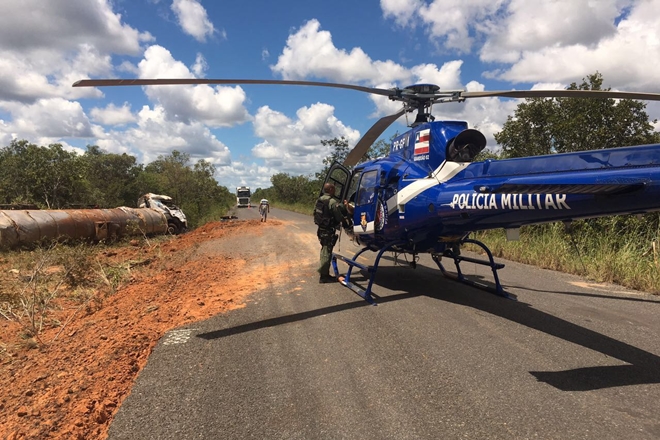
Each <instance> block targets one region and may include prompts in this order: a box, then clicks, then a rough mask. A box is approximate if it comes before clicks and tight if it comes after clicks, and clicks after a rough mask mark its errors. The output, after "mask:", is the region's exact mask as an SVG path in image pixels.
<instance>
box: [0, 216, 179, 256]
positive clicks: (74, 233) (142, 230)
mask: <svg viewBox="0 0 660 440" xmlns="http://www.w3.org/2000/svg"><path fill="white" fill-rule="evenodd" d="M166 232H167V219H166V218H165V215H163V213H161V212H158V211H156V210H154V209H150V208H128V207H120V208H114V209H65V210H20V211H19V210H16V211H14V210H9V211H0V248H4V249H7V248H13V247H17V246H20V245H24V244H31V243H35V242H38V241H42V240H58V239H76V240H78V239H89V240H103V239H107V238H112V237H119V236H124V235H143V234H145V235H152V234H164V233H166Z"/></svg>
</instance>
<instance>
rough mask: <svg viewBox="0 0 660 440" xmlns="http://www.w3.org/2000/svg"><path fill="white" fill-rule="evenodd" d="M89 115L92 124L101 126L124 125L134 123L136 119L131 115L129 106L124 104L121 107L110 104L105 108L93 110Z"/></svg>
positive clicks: (126, 103)
mask: <svg viewBox="0 0 660 440" xmlns="http://www.w3.org/2000/svg"><path fill="white" fill-rule="evenodd" d="M90 115H91V116H92V119H93V120H94V122H97V123H99V124H103V125H124V124H130V123H133V122H135V121H136V120H137V119H136V117H135V115H133V114H132V113H131V105H130V104H129V103H128V102H125V103H124V105H122V106H121V107H117V106H116V105H114V104H112V103H110V104H108V105H107V106H106V107H105V108H93V109H92V110H91V111H90Z"/></svg>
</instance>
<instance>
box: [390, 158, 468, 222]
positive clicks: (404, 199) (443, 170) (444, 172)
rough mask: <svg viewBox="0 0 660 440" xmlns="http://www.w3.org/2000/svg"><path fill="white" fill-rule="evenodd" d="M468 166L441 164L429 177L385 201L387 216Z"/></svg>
mask: <svg viewBox="0 0 660 440" xmlns="http://www.w3.org/2000/svg"><path fill="white" fill-rule="evenodd" d="M468 165H470V162H448V161H444V162H442V163H441V164H440V166H439V167H438V168H436V169H435V171H433V173H431V176H430V177H425V178H423V179H418V180H416V181H414V182H413V183H411V184H410V185H408V186H406V187H405V188H403V189H402V190H400V191H399V192H397V193H396V194H395V195H394V196H392V197H390V198H389V199H388V200H387V212H388V214H392V213H394V212H395V211H397V210H398V209H399V206H403V205H405V204H406V203H408V202H409V201H411V200H412V199H414V198H415V197H417V196H418V195H420V194H421V193H423V192H424V191H426V190H427V189H429V188H432V187H434V186H435V185H439V184H441V183H444V182H446V181H448V180H449V179H451V178H452V177H454V176H455V175H456V174H458V173H459V172H461V171H463V169H465V168H466V167H467V166H468Z"/></svg>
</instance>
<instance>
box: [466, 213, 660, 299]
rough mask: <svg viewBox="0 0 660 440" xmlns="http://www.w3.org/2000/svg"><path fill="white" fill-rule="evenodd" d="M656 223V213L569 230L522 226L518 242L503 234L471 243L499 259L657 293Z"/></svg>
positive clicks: (488, 235) (592, 222)
mask: <svg viewBox="0 0 660 440" xmlns="http://www.w3.org/2000/svg"><path fill="white" fill-rule="evenodd" d="M659 221H660V214H658V213H654V214H645V215H644V216H639V217H637V216H614V217H608V218H600V219H590V220H580V221H575V222H573V223H572V224H571V227H570V229H569V230H566V229H565V227H564V225H563V224H562V223H551V224H545V225H532V226H524V227H522V228H521V229H520V241H507V240H506V237H505V234H504V231H503V230H492V231H483V232H480V233H477V234H476V235H475V238H477V239H478V240H481V241H483V242H484V243H485V244H486V245H487V246H488V247H489V248H490V250H491V251H492V252H493V255H495V256H497V257H502V258H506V259H509V260H514V261H519V262H522V263H527V264H533V265H535V266H539V267H543V268H547V269H552V270H557V271H562V272H566V273H573V274H578V275H581V276H585V277H587V278H589V279H592V280H594V281H597V282H609V283H616V284H619V285H622V286H625V287H628V288H631V289H637V290H641V291H645V292H650V293H656V294H657V293H660V255H658V253H659V252H660V247H659V246H658V245H657V244H658V240H659V239H660V229H659V228H658V224H659ZM474 250H476V249H474Z"/></svg>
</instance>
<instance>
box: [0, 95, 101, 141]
mask: <svg viewBox="0 0 660 440" xmlns="http://www.w3.org/2000/svg"><path fill="white" fill-rule="evenodd" d="M0 107H1V108H3V109H4V110H6V111H8V112H9V113H10V114H11V116H12V121H11V122H6V123H5V124H4V125H2V126H0V131H2V132H4V135H5V137H6V135H11V137H15V138H19V139H28V140H30V141H34V140H36V139H43V138H47V139H51V140H53V139H60V138H91V137H92V136H93V135H94V133H93V131H92V125H91V123H90V122H89V120H88V119H87V116H86V115H85V112H84V111H83V108H82V106H81V105H80V104H79V103H78V102H74V101H67V100H65V99H62V98H48V99H40V100H37V101H36V102H34V103H32V104H22V103H18V102H13V103H3V104H2V105H1V106H0ZM49 143H50V142H49Z"/></svg>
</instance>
